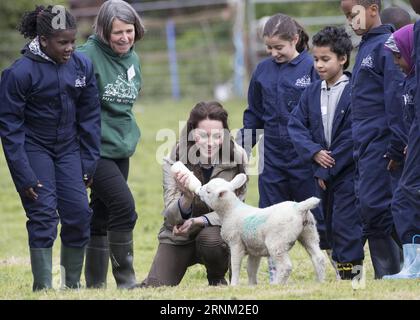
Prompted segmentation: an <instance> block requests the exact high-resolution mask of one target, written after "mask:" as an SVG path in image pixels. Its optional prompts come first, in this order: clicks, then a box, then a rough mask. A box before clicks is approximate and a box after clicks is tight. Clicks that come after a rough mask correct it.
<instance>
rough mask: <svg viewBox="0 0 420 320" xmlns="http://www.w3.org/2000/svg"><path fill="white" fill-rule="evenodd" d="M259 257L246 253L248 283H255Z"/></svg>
mask: <svg viewBox="0 0 420 320" xmlns="http://www.w3.org/2000/svg"><path fill="white" fill-rule="evenodd" d="M260 261H261V257H256V256H250V255H248V269H247V271H248V284H249V285H256V284H257V272H258V267H259V265H260Z"/></svg>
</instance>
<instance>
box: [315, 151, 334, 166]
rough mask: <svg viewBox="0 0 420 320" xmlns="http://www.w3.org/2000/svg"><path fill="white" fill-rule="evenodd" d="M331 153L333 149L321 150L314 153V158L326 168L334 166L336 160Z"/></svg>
mask: <svg viewBox="0 0 420 320" xmlns="http://www.w3.org/2000/svg"><path fill="white" fill-rule="evenodd" d="M330 154H331V151H327V150H321V151H319V152H318V153H316V154H315V155H314V157H313V159H314V161H315V162H316V163H318V164H319V165H320V166H321V167H323V168H324V169H327V168H332V167H333V166H334V165H335V160H334V158H333V157H331V156H330Z"/></svg>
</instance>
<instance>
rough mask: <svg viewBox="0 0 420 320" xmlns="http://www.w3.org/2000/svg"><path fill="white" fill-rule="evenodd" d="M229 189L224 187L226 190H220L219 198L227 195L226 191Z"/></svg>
mask: <svg viewBox="0 0 420 320" xmlns="http://www.w3.org/2000/svg"><path fill="white" fill-rule="evenodd" d="M227 192H228V191H227V190H226V189H224V190H220V191H219V192H218V193H217V197H218V198H219V199H221V198H223V197H224V196H225V195H226V193H227Z"/></svg>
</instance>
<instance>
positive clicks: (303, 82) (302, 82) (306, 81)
mask: <svg viewBox="0 0 420 320" xmlns="http://www.w3.org/2000/svg"><path fill="white" fill-rule="evenodd" d="M310 84H311V77H310V76H309V75H308V74H307V75H305V76H303V77H302V78H299V79H297V80H296V83H295V86H296V87H300V88H306V87H307V86H309V85H310Z"/></svg>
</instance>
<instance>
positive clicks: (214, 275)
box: [142, 226, 230, 287]
mask: <svg viewBox="0 0 420 320" xmlns="http://www.w3.org/2000/svg"><path fill="white" fill-rule="evenodd" d="M229 260H230V254H229V248H228V246H227V244H226V243H225V242H224V241H223V239H222V238H221V236H220V227H217V226H210V227H206V228H203V229H202V230H201V231H200V232H199V234H198V235H197V237H196V239H195V242H192V243H188V244H185V245H172V244H166V243H160V244H159V246H158V249H157V252H156V255H155V258H154V260H153V263H152V266H151V268H150V271H149V275H148V276H147V278H146V279H145V280H143V282H142V286H143V287H159V286H176V285H178V284H179V283H180V282H181V280H182V278H183V277H184V275H185V272H186V271H187V269H188V267H190V266H192V265H194V264H196V263H200V264H204V266H205V267H206V270H207V279H208V281H209V285H223V284H227V283H226V280H225V274H226V272H227V270H228V268H229Z"/></svg>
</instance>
